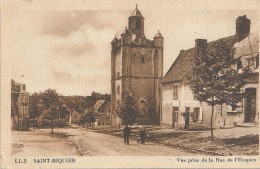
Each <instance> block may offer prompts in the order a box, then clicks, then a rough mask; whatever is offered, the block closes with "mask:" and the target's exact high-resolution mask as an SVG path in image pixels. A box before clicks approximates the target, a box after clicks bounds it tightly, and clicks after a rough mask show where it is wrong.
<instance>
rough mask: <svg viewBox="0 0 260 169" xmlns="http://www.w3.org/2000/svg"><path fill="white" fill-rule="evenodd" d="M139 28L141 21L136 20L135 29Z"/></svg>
mask: <svg viewBox="0 0 260 169" xmlns="http://www.w3.org/2000/svg"><path fill="white" fill-rule="evenodd" d="M141 27H142V21H141V19H139V18H138V19H136V29H141Z"/></svg>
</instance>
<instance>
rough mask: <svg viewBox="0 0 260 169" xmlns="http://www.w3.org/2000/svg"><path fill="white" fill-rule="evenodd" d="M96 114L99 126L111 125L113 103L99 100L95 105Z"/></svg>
mask: <svg viewBox="0 0 260 169" xmlns="http://www.w3.org/2000/svg"><path fill="white" fill-rule="evenodd" d="M94 113H95V116H96V118H97V120H96V122H97V124H98V125H110V115H111V102H110V101H106V100H98V101H97V102H96V103H95V105H94Z"/></svg>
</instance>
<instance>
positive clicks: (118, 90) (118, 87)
mask: <svg viewBox="0 0 260 169" xmlns="http://www.w3.org/2000/svg"><path fill="white" fill-rule="evenodd" d="M117 94H120V86H119V85H118V86H117Z"/></svg>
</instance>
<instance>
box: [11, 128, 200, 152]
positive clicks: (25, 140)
mask: <svg viewBox="0 0 260 169" xmlns="http://www.w3.org/2000/svg"><path fill="white" fill-rule="evenodd" d="M54 132H55V133H54V134H50V129H41V130H36V131H29V132H18V131H14V132H12V155H13V156H20V157H21V155H24V156H76V155H77V156H180V155H183V156H184V155H185V156H189V155H192V156H194V155H198V154H192V153H189V152H185V151H182V150H179V149H174V148H170V147H167V146H163V145H159V144H154V143H150V142H147V144H145V145H141V144H138V143H137V142H136V141H131V140H130V145H125V144H124V143H123V138H118V137H115V136H111V135H106V134H101V133H95V132H91V131H88V130H87V129H85V128H68V129H55V130H54Z"/></svg>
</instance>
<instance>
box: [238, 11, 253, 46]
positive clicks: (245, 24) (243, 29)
mask: <svg viewBox="0 0 260 169" xmlns="http://www.w3.org/2000/svg"><path fill="white" fill-rule="evenodd" d="M250 23H251V21H250V19H247V17H246V15H244V16H239V17H238V18H237V20H236V42H239V41H241V40H242V39H243V38H245V36H246V35H247V34H249V33H250Z"/></svg>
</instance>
